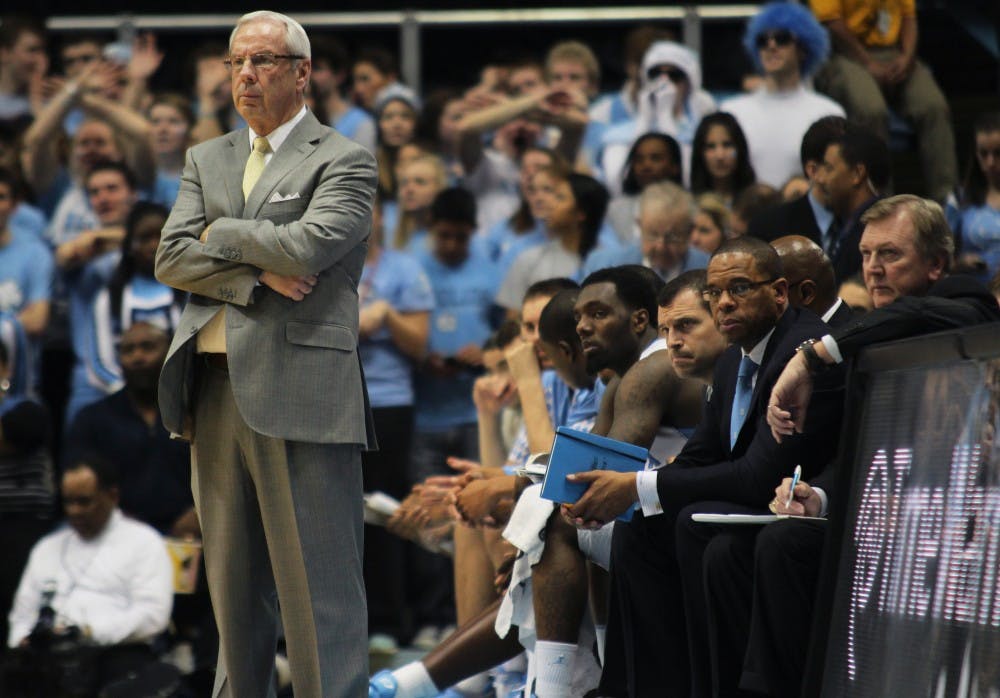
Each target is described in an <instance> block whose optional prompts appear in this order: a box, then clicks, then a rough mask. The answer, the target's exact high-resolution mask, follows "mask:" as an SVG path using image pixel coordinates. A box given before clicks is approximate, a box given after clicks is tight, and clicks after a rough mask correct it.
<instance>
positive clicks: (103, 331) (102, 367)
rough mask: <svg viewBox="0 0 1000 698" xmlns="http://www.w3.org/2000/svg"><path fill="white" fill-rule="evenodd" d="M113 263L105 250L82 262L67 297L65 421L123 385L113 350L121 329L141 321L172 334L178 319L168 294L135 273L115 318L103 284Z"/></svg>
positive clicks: (176, 307) (114, 258)
mask: <svg viewBox="0 0 1000 698" xmlns="http://www.w3.org/2000/svg"><path fill="white" fill-rule="evenodd" d="M118 259H119V254H118V253H116V252H109V253H107V254H105V255H103V256H102V257H99V258H98V259H96V260H94V261H93V262H91V263H90V264H88V265H87V266H86V267H84V269H83V270H82V271H81V272H80V279H79V281H78V283H76V284H74V286H73V290H72V291H71V294H70V331H71V336H72V340H73V352H74V353H75V354H76V365H75V366H74V368H73V378H72V386H71V389H70V399H69V404H68V405H67V407H66V420H67V423H70V422H71V421H72V417H73V416H74V415H75V414H76V413H77V411H78V410H79V409H80V408H81V407H83V406H84V405H88V404H90V403H92V402H95V401H97V400H99V399H101V398H102V397H104V396H105V395H110V394H111V393H113V392H115V391H117V390H120V389H121V388H122V387H123V385H124V383H123V380H122V373H121V366H120V365H119V364H118V351H117V348H118V342H119V340H120V339H121V335H122V333H123V332H124V331H125V330H127V329H128V328H129V327H131V326H132V325H133V324H134V323H136V322H147V323H149V324H151V325H155V326H156V327H160V328H162V329H164V330H166V331H167V332H169V333H171V334H172V333H173V331H174V330H175V329H176V327H177V322H178V321H179V320H180V307H179V304H178V303H177V300H176V295H175V294H174V290H173V289H172V288H170V287H169V286H166V285H164V284H161V283H160V282H159V281H157V280H156V279H154V278H153V277H150V276H143V275H141V274H137V275H135V276H134V277H132V279H131V280H129V281H128V283H126V284H125V286H124V288H123V289H122V297H121V308H120V314H118V315H115V314H114V313H113V312H112V309H111V294H110V291H109V290H108V282H109V281H110V280H111V277H112V275H113V274H114V271H115V269H116V268H117V266H118Z"/></svg>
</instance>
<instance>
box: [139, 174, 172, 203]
mask: <svg viewBox="0 0 1000 698" xmlns="http://www.w3.org/2000/svg"><path fill="white" fill-rule="evenodd" d="M180 189H181V176H180V175H179V174H176V175H171V174H167V173H166V172H163V171H162V170H157V172H156V179H155V180H154V181H153V188H152V189H150V191H149V192H147V194H146V196H145V197H144V198H145V199H146V200H147V201H151V202H153V203H154V204H160V205H161V206H166V207H167V208H173V207H174V202H175V201H177V193H178V192H179V191H180Z"/></svg>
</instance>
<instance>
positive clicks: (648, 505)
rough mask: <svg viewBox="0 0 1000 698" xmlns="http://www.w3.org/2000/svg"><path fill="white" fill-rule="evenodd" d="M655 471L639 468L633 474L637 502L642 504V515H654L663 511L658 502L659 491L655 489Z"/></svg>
mask: <svg viewBox="0 0 1000 698" xmlns="http://www.w3.org/2000/svg"><path fill="white" fill-rule="evenodd" d="M656 475H657V473H656V471H655V470H641V471H639V472H638V473H636V474H635V486H636V489H637V490H638V491H639V504H640V505H642V513H643V515H644V516H647V517H648V516H656V515H657V514H662V513H663V505H662V504H660V493H659V492H658V491H657V489H656Z"/></svg>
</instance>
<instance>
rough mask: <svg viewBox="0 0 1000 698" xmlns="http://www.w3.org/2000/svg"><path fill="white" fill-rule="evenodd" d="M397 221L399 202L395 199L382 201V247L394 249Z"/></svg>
mask: <svg viewBox="0 0 1000 698" xmlns="http://www.w3.org/2000/svg"><path fill="white" fill-rule="evenodd" d="M398 221H399V204H397V203H396V202H395V201H383V202H382V247H384V248H385V249H387V250H391V249H395V247H394V245H393V243H394V242H395V241H396V223H397V222H398Z"/></svg>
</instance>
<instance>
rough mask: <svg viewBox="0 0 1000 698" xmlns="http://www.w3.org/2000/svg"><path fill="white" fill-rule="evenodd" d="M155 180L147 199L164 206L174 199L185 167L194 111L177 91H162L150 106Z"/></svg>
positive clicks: (168, 206)
mask: <svg viewBox="0 0 1000 698" xmlns="http://www.w3.org/2000/svg"><path fill="white" fill-rule="evenodd" d="M149 123H150V126H151V130H152V134H151V135H152V145H153V157H154V158H155V159H156V179H155V181H154V182H153V187H152V190H151V191H150V195H149V197H148V199H149V200H150V201H153V202H155V203H158V204H162V205H163V206H166V207H167V208H171V207H172V206H173V205H174V202H175V201H176V200H177V192H178V191H179V190H180V185H181V170H183V169H184V154H185V153H186V152H187V149H188V146H189V145H191V129H193V128H194V123H195V120H194V111H193V110H192V109H191V102H190V100H188V99H187V98H186V97H183V96H181V95H179V94H173V93H164V94H160V95H157V96H156V97H155V98H154V99H153V104H152V106H150V108H149Z"/></svg>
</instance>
